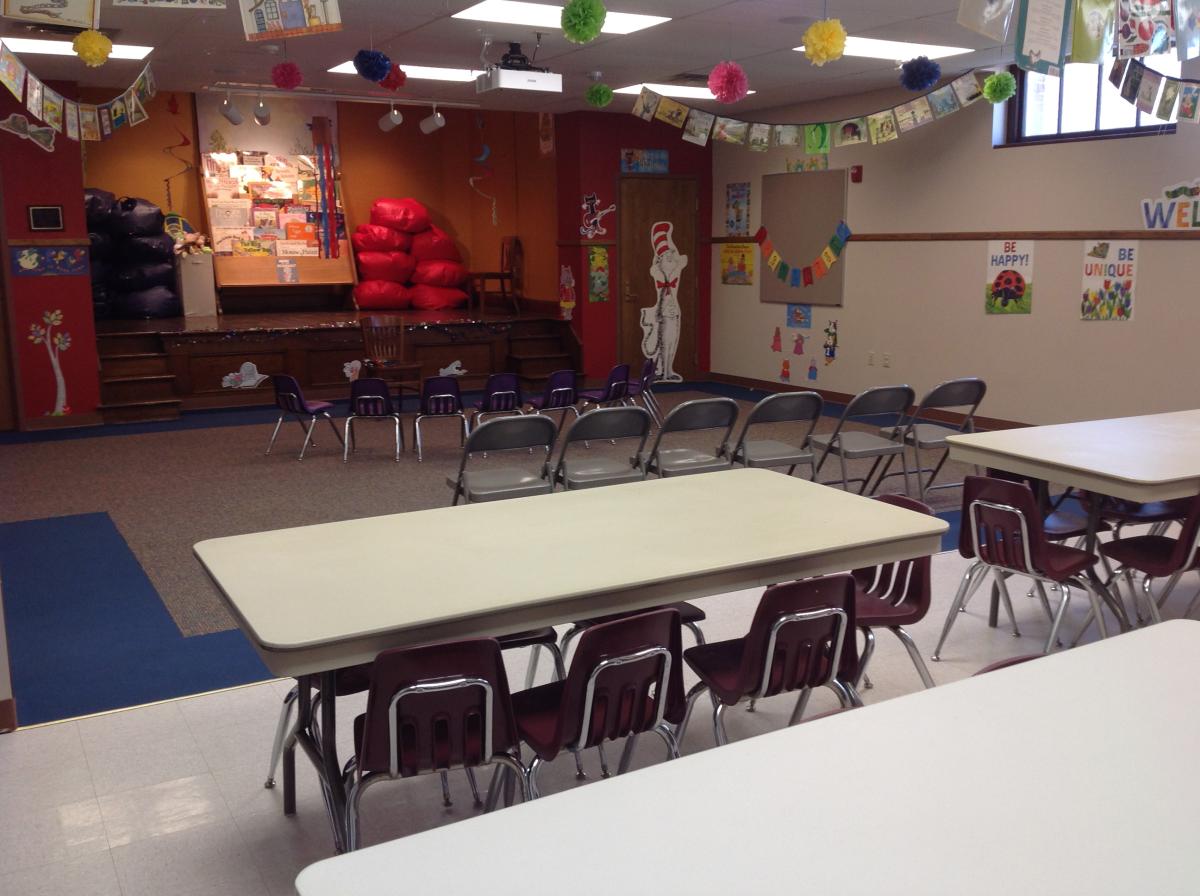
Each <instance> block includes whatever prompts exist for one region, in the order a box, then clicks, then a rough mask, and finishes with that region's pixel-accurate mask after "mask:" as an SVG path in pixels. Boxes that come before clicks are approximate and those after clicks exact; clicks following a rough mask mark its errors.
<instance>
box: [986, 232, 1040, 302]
mask: <svg viewBox="0 0 1200 896" xmlns="http://www.w3.org/2000/svg"><path fill="white" fill-rule="evenodd" d="M1033 246H1034V243H1033V241H1032V240H991V241H989V242H988V246H987V252H988V263H987V279H986V280H985V282H984V287H983V292H984V310H985V311H986V312H987V313H988V314H1029V313H1030V312H1031V311H1032V309H1033Z"/></svg>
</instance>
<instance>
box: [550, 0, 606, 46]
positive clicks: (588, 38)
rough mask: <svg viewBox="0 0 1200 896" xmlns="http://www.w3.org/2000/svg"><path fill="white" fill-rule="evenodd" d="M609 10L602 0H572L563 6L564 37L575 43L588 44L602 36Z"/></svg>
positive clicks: (561, 22) (562, 23) (561, 21)
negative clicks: (601, 31)
mask: <svg viewBox="0 0 1200 896" xmlns="http://www.w3.org/2000/svg"><path fill="white" fill-rule="evenodd" d="M607 15H608V10H607V9H605V8H604V4H603V3H601V2H600V0H570V2H568V3H567V5H566V6H564V7H563V11H562V19H561V20H560V24H561V25H562V31H563V37H565V38H566V39H567V40H569V41H570V42H571V43H573V44H587V43H591V42H592V41H594V40H595V39H596V38H597V37H599V36H600V29H601V28H603V27H604V19H605V18H606V17H607Z"/></svg>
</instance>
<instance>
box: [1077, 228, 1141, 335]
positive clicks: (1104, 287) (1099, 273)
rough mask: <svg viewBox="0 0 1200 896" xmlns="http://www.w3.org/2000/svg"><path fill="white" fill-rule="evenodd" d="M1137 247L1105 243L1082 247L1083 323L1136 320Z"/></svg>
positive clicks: (1080, 311) (1127, 243) (1116, 242)
mask: <svg viewBox="0 0 1200 896" xmlns="http://www.w3.org/2000/svg"><path fill="white" fill-rule="evenodd" d="M1137 250H1138V244H1137V243H1136V242H1135V241H1132V240H1122V241H1119V242H1118V241H1115V240H1105V241H1103V242H1090V241H1089V242H1086V243H1084V244H1083V298H1082V300H1081V301H1080V307H1079V316H1080V318H1081V319H1082V320H1129V319H1130V318H1131V317H1133V286H1134V282H1135V277H1136V269H1137Z"/></svg>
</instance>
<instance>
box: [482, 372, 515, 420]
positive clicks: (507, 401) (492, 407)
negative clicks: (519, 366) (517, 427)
mask: <svg viewBox="0 0 1200 896" xmlns="http://www.w3.org/2000/svg"><path fill="white" fill-rule="evenodd" d="M523 404H524V401H523V400H522V398H521V381H520V379H519V378H518V377H517V375H516V374H515V373H493V374H491V375H490V376H489V377H488V378H487V382H486V383H485V384H484V386H483V398H481V399H480V400H479V401H477V402H475V405H474V410H475V414H474V416H473V417H472V418H471V426H472V427H475V426H478V425H479V424H480V423H483V421H484V420H485V419H487V418H488V417H489V416H495V415H497V414H519V413H521V406H522V405H523Z"/></svg>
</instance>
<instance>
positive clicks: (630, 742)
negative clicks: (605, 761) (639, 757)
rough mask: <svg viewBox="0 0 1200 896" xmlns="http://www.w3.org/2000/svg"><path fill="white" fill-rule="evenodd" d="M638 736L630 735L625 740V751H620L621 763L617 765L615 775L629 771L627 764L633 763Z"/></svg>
mask: <svg viewBox="0 0 1200 896" xmlns="http://www.w3.org/2000/svg"><path fill="white" fill-rule="evenodd" d="M638 737H639V735H637V734H631V735H630V736H629V737H627V738H625V749H624V750H622V751H621V761H620V763H619V764H618V765H617V774H618V775H623V774H625V773H626V772H627V771H629V764H630V763H631V762H633V751H634V749H635V748H636V747H637V742H638Z"/></svg>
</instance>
